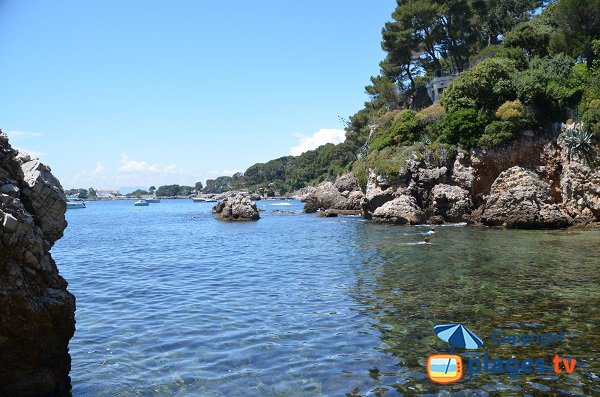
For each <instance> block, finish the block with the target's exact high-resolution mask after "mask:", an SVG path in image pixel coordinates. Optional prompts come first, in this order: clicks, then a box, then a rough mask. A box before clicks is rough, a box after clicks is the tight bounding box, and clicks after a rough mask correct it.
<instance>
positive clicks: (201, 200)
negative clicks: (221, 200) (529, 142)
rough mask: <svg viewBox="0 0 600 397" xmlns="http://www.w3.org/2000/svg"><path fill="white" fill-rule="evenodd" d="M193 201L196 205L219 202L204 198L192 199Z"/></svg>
mask: <svg viewBox="0 0 600 397" xmlns="http://www.w3.org/2000/svg"><path fill="white" fill-rule="evenodd" d="M192 201H193V202H194V203H216V202H217V200H215V199H210V198H204V197H192Z"/></svg>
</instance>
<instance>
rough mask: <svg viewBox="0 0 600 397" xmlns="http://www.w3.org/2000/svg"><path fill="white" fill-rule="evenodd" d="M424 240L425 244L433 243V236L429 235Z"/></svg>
mask: <svg viewBox="0 0 600 397" xmlns="http://www.w3.org/2000/svg"><path fill="white" fill-rule="evenodd" d="M423 242H424V243H425V244H431V237H429V236H427V237H425V238H424V239H423Z"/></svg>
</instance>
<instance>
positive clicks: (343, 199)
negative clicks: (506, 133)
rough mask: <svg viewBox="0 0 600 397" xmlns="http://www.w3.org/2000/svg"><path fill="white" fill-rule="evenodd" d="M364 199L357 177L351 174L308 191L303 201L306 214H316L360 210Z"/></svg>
mask: <svg viewBox="0 0 600 397" xmlns="http://www.w3.org/2000/svg"><path fill="white" fill-rule="evenodd" d="M363 197H364V195H363V193H362V192H361V191H360V190H359V187H358V181H357V180H356V177H355V176H354V175H353V174H351V173H350V174H345V175H342V176H340V177H339V178H337V180H336V181H335V182H334V183H331V182H327V181H326V182H322V183H320V184H319V185H317V186H315V187H312V188H308V189H306V193H305V195H304V197H303V198H302V200H303V201H304V202H305V204H304V212H306V213H314V212H316V211H317V210H321V211H324V210H328V209H334V210H360V209H361V203H362V200H363Z"/></svg>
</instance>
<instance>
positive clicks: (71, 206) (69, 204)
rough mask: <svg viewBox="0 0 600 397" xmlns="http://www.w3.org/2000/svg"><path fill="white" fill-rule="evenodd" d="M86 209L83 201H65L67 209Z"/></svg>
mask: <svg viewBox="0 0 600 397" xmlns="http://www.w3.org/2000/svg"><path fill="white" fill-rule="evenodd" d="M77 208H86V206H85V201H72V200H69V201H67V209H77Z"/></svg>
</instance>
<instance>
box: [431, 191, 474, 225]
mask: <svg viewBox="0 0 600 397" xmlns="http://www.w3.org/2000/svg"><path fill="white" fill-rule="evenodd" d="M431 201H432V205H431V207H432V208H431V212H432V213H433V215H434V216H435V215H439V216H441V217H443V218H444V220H446V221H448V222H462V221H464V220H467V218H468V216H469V214H470V213H471V212H472V211H473V202H472V201H471V195H470V193H469V192H468V191H467V190H465V189H463V188H461V187H458V186H451V185H445V184H440V185H435V187H434V188H433V190H432V191H431Z"/></svg>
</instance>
